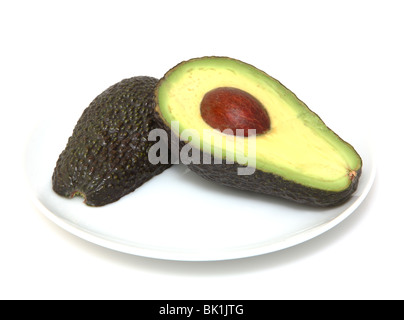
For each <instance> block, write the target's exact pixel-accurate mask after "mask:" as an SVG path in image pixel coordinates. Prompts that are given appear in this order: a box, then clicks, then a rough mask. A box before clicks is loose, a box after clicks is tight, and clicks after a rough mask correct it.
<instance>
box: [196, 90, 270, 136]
mask: <svg viewBox="0 0 404 320" xmlns="http://www.w3.org/2000/svg"><path fill="white" fill-rule="evenodd" d="M200 109H201V116H202V118H203V120H204V121H205V122H206V123H207V124H208V125H210V126H211V127H212V128H214V129H217V130H220V131H223V130H225V129H231V130H232V131H233V133H236V135H243V136H245V137H247V136H249V134H248V129H255V134H263V133H265V132H267V131H268V130H269V129H270V119H269V116H268V113H267V112H266V110H265V108H264V106H263V105H262V103H261V102H259V101H258V100H257V99H256V98H254V97H253V96H252V95H251V94H249V93H248V92H245V91H243V90H240V89H237V88H232V87H219V88H216V89H213V90H211V91H209V92H207V93H206V94H205V95H204V97H203V99H202V101H201V105H200ZM237 129H243V131H241V132H242V134H240V133H241V132H240V131H239V132H237V131H236V130H237Z"/></svg>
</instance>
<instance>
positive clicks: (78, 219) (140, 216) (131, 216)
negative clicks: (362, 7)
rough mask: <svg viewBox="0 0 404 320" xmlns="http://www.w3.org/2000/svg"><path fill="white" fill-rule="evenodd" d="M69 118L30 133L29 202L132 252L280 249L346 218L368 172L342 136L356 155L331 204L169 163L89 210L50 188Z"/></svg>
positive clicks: (368, 165)
mask: <svg viewBox="0 0 404 320" xmlns="http://www.w3.org/2000/svg"><path fill="white" fill-rule="evenodd" d="M76 120H77V119H70V120H69V119H66V121H64V123H63V124H61V123H54V124H52V121H45V122H44V123H42V124H41V125H40V126H38V127H37V128H36V130H35V131H34V132H33V134H32V136H31V137H30V141H29V144H28V149H27V152H26V170H27V177H28V182H29V185H30V188H31V190H32V195H33V201H34V203H35V205H36V206H37V207H38V208H39V210H40V211H41V212H42V213H43V214H45V215H46V216H47V217H48V218H49V219H51V220H52V221H53V222H55V223H56V224H57V225H59V226H60V227H62V228H63V229H65V230H67V231H69V232H71V233H72V234H74V235H76V236H79V237H81V238H83V239H86V240H88V241H90V242H93V243H96V244H98V245H101V246H104V247H107V248H110V249H113V250H117V251H121V252H125V253H130V254H135V255H140V256H146V257H153V258H160V259H170V260H187V261H207V260H225V259H234V258H242V257H249V256H255V255H259V254H264V253H269V252H273V251H277V250H280V249H284V248H287V247H290V246H293V245H296V244H298V243H301V242H303V241H306V240H308V239H311V238H313V237H315V236H317V235H319V234H321V233H323V232H325V231H327V230H329V229H330V228H332V227H334V226H335V225H337V224H338V223H340V222H341V221H342V220H344V219H345V218H346V217H347V216H349V215H350V214H351V213H352V212H354V210H355V209H356V208H357V207H358V206H359V205H360V203H361V202H362V201H363V200H364V198H365V197H366V195H367V194H368V192H369V190H370V188H371V185H372V183H373V179H374V176H375V165H374V162H373V157H372V154H371V150H370V148H369V146H368V144H367V143H366V141H364V140H361V139H362V137H359V138H358V137H357V138H356V140H355V139H350V140H349V141H350V142H351V143H352V144H353V145H354V146H355V147H356V149H357V150H358V152H359V153H360V154H361V156H362V158H363V161H364V168H363V173H362V177H361V180H360V183H359V188H358V190H357V192H356V193H355V194H354V196H353V197H352V198H351V199H350V200H349V201H348V202H347V203H345V204H344V205H342V206H339V207H337V208H331V209H316V208H311V207H306V206H299V205H296V204H293V203H289V202H287V201H284V200H280V199H275V198H272V197H268V196H265V195H260V194H254V193H248V192H242V191H238V190H235V189H231V188H226V187H222V186H219V185H216V184H213V183H211V182H208V181H205V180H203V179H202V178H200V177H198V176H196V175H195V174H194V173H193V172H190V171H189V170H188V169H187V168H186V167H185V166H182V165H177V166H173V167H172V168H170V169H168V170H166V171H165V172H164V173H162V174H161V175H159V176H157V177H155V178H153V179H152V180H150V181H149V182H147V183H146V184H144V185H143V186H142V187H140V188H139V189H137V190H136V191H135V192H133V193H131V194H130V195H127V196H125V197H124V198H122V199H120V200H119V201H118V202H115V203H113V204H110V205H107V206H104V207H99V208H91V207H88V206H86V205H85V204H83V202H82V199H81V198H79V197H76V198H74V199H65V198H63V197H60V196H58V195H57V194H55V193H54V192H53V190H52V188H51V176H52V172H53V168H54V166H55V163H56V160H57V158H58V156H59V153H60V152H61V151H62V150H63V148H64V147H65V144H66V142H67V138H68V137H69V135H70V134H71V132H72V129H73V126H74V124H75V122H76Z"/></svg>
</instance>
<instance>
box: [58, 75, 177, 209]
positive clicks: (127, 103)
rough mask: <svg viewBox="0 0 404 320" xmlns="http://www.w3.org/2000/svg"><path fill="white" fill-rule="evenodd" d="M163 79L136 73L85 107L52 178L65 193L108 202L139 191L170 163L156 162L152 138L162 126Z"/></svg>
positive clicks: (88, 201) (89, 201)
mask: <svg viewBox="0 0 404 320" xmlns="http://www.w3.org/2000/svg"><path fill="white" fill-rule="evenodd" d="M157 81H158V80H157V79H155V78H151V77H133V78H130V79H125V80H122V81H121V82H119V83H117V84H115V85H113V86H111V87H109V88H108V89H107V90H105V91H104V92H103V93H101V94H100V95H99V96H97V97H96V98H95V99H94V100H93V101H92V102H91V104H90V105H89V106H88V107H87V108H86V109H85V110H84V112H83V114H82V116H81V118H80V119H79V120H78V122H77V124H76V126H75V128H74V131H73V134H72V136H71V137H70V138H69V140H68V142H67V145H66V148H65V149H64V150H63V152H62V153H61V154H60V156H59V159H58V160H57V163H56V167H55V169H54V172H53V176H52V186H53V190H54V191H55V192H56V193H58V194H59V195H61V196H64V197H68V198H72V197H74V196H76V195H79V196H82V197H84V199H85V203H86V204H87V205H89V206H103V205H106V204H109V203H112V202H114V201H117V200H118V199H120V198H121V197H123V196H124V195H126V194H128V193H130V192H132V191H134V190H135V189H136V188H138V187H139V186H141V185H142V184H143V183H145V182H146V181H148V180H150V179H151V178H152V177H154V176H156V175H158V174H160V173H161V172H163V171H164V170H165V169H167V168H168V167H169V166H170V165H169V164H156V165H154V164H151V163H150V162H149V160H148V151H149V149H150V147H151V146H152V145H153V144H154V143H155V142H153V141H151V142H149V141H148V140H147V137H148V134H149V132H150V131H151V130H153V129H155V128H157V122H156V120H155V117H154V109H153V92H154V89H155V87H156V84H157Z"/></svg>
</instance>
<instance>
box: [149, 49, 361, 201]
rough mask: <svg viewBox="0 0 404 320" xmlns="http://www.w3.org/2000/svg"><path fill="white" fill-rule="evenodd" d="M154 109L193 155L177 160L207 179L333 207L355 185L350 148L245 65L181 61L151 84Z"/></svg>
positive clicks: (357, 168) (355, 160)
mask: <svg viewBox="0 0 404 320" xmlns="http://www.w3.org/2000/svg"><path fill="white" fill-rule="evenodd" d="M155 104H156V106H155V111H156V114H157V118H158V121H159V122H160V126H162V127H163V128H165V129H166V130H167V132H170V133H171V137H172V138H173V137H177V138H180V139H178V140H179V141H180V143H179V148H180V150H181V155H184V154H191V153H195V150H197V151H198V152H199V153H200V156H199V159H198V157H195V154H193V158H192V159H193V160H194V161H189V157H188V158H187V161H182V162H183V163H185V164H187V165H189V168H190V169H191V170H192V171H194V172H196V173H197V174H199V175H200V176H202V177H204V178H206V179H208V180H212V181H215V182H218V183H221V184H223V185H226V186H230V187H235V188H238V189H243V190H250V191H254V192H260V193H265V194H269V195H274V196H278V197H282V198H285V199H289V200H293V201H295V202H298V203H304V204H310V205H314V206H334V205H338V204H341V203H343V202H345V201H346V200H347V199H348V198H349V197H350V196H351V195H352V193H353V192H354V191H355V190H356V188H357V186H358V181H359V177H360V175H361V168H362V160H361V158H360V156H359V154H358V153H357V152H356V151H355V149H354V148H353V147H352V146H351V145H350V144H348V143H347V142H345V141H344V140H342V139H341V138H340V137H339V136H337V135H336V134H335V133H334V132H333V131H332V130H330V129H329V128H328V127H327V126H326V125H325V124H324V122H323V121H322V120H321V119H320V118H319V117H318V116H317V115H316V114H315V113H314V112H312V111H311V110H310V109H309V108H308V107H307V106H306V105H305V104H304V103H303V102H302V101H300V100H299V99H298V98H297V97H296V96H295V95H294V94H293V93H292V92H291V91H290V90H288V89H287V88H286V87H284V86H283V85H282V84H281V83H280V82H279V81H277V80H276V79H274V78H272V77H270V76H269V75H267V74H266V73H264V72H263V71H261V70H258V69H257V68H255V67H254V66H252V65H250V64H247V63H244V62H241V61H239V60H235V59H231V58H227V57H203V58H196V59H192V60H189V61H184V62H182V63H180V64H179V65H177V66H176V67H174V68H173V69H171V70H170V71H168V72H167V73H166V74H165V76H164V77H163V78H162V79H161V80H160V81H159V83H158V85H157V88H156V92H155ZM226 128H227V130H224V129H226ZM229 129H230V130H229ZM237 129H239V130H237ZM240 129H243V130H244V131H240ZM246 129H252V130H253V131H251V132H250V135H249V134H248V131H247V130H246ZM173 140H174V142H175V140H176V139H173ZM184 148H186V149H185V152H183V151H184ZM195 159H196V160H195ZM243 168H244V169H251V170H246V171H245V172H242V171H241V170H240V169H243Z"/></svg>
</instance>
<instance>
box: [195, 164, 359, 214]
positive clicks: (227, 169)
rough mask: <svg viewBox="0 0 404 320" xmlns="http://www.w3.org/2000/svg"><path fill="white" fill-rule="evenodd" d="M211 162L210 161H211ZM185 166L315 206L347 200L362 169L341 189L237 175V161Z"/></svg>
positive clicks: (262, 175) (213, 177)
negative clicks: (335, 190) (347, 185)
mask: <svg viewBox="0 0 404 320" xmlns="http://www.w3.org/2000/svg"><path fill="white" fill-rule="evenodd" d="M212 163H213V162H212ZM188 167H189V168H190V169H191V170H192V171H194V172H195V173H196V174H198V175H199V176H201V177H203V178H205V179H207V180H210V181H214V182H216V183H220V184H222V185H225V186H228V187H234V188H237V189H240V190H247V191H253V192H258V193H263V194H267V195H271V196H275V197H279V198H283V199H287V200H291V201H293V202H296V203H299V204H305V205H311V206H314V207H333V206H337V205H340V204H343V203H344V202H346V201H347V200H348V199H349V198H350V197H351V195H352V193H354V192H355V191H356V189H357V187H358V182H359V177H360V175H361V169H360V170H359V171H358V172H357V174H356V177H355V178H354V180H353V181H352V182H351V184H350V185H349V187H348V188H347V189H345V190H343V191H340V192H334V191H326V190H320V189H315V188H310V187H306V186H303V185H301V184H298V183H295V182H294V181H291V180H286V179H284V178H282V177H281V176H278V175H275V174H272V173H268V172H263V171H260V170H255V172H254V173H253V174H252V175H237V170H238V168H240V167H242V166H240V165H237V164H226V163H224V162H223V163H222V164H213V165H209V164H190V165H188Z"/></svg>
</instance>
